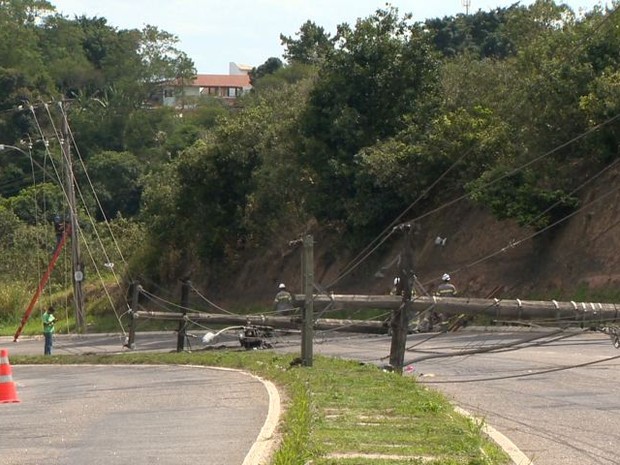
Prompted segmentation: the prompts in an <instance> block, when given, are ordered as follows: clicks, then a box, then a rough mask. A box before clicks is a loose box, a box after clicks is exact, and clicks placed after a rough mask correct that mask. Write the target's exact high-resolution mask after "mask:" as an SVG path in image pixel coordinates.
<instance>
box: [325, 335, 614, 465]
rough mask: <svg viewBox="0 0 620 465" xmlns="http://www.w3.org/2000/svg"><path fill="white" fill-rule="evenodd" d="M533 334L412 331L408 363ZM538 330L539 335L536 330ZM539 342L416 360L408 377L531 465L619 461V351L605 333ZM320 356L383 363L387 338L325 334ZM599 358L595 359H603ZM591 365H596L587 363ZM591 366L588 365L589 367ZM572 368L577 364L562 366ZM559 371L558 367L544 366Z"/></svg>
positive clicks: (508, 341) (585, 464) (407, 357)
mask: <svg viewBox="0 0 620 465" xmlns="http://www.w3.org/2000/svg"><path fill="white" fill-rule="evenodd" d="M533 335H535V333H531V332H529V333H525V332H516V333H479V332H462V333H450V334H444V335H439V336H437V337H434V338H432V339H430V340H427V339H428V337H429V335H411V336H409V338H408V346H409V347H412V350H411V351H408V352H407V355H406V360H413V359H415V358H420V357H423V356H432V355H438V354H454V352H455V351H458V350H467V351H470V350H472V349H480V348H484V347H490V346H496V345H498V344H506V343H510V342H515V341H520V340H523V339H524V338H528V337H532V336H533ZM538 335H542V333H539V334H538ZM553 339H554V338H553V337H549V338H544V339H543V340H541V341H538V342H545V344H544V345H537V346H531V347H528V348H523V345H519V346H518V347H520V349H519V350H511V351H503V352H499V353H489V354H477V355H473V354H470V355H467V356H460V357H455V356H451V357H444V358H434V359H428V360H426V361H419V362H414V363H413V364H412V367H413V374H416V375H418V376H419V379H420V381H421V382H428V383H430V385H431V386H433V387H435V388H438V389H440V390H441V391H443V392H444V393H446V394H447V395H448V396H449V397H450V398H452V399H453V400H454V401H455V403H457V404H458V405H459V406H461V407H463V408H464V409H466V410H468V411H469V412H471V413H472V414H475V415H476V416H479V417H482V418H485V419H486V421H487V422H488V423H489V424H490V425H492V426H493V427H494V428H495V429H497V430H499V431H500V432H502V433H503V434H504V435H506V436H507V437H509V438H510V439H511V440H512V441H513V442H514V443H515V444H516V445H517V447H519V449H521V451H523V452H524V453H525V454H526V455H527V456H528V457H529V458H530V459H532V460H533V462H534V463H535V464H536V465H559V464H562V465H603V464H610V465H611V464H618V463H620V454H619V452H618V449H617V445H618V444H620V415H619V414H618V413H620V370H619V368H620V359H618V358H615V357H620V351H618V350H617V349H615V348H614V347H613V345H612V344H611V341H610V339H609V337H607V336H604V335H601V334H596V333H583V334H573V336H572V337H569V338H567V339H561V340H556V341H555V342H550V341H552V340H553ZM319 341H320V340H317V344H315V346H314V352H315V353H317V354H319V353H320V354H325V355H335V356H339V357H346V358H351V359H355V360H364V361H367V362H369V363H377V364H382V363H385V360H384V359H383V358H382V357H385V356H387V355H388V354H389V348H390V341H389V339H388V338H386V337H377V336H375V337H373V336H371V337H369V336H367V335H366V336H364V337H363V338H360V337H355V336H353V337H348V338H347V337H342V336H341V337H337V338H334V337H331V336H330V337H329V338H326V339H323V342H322V343H319ZM600 361H603V362H601V363H596V362H600ZM592 362H595V363H592ZM590 363H592V364H590ZM575 365H584V366H581V367H578V368H571V369H566V368H569V367H574V366H575ZM549 370H557V371H549Z"/></svg>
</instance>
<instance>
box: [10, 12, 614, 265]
mask: <svg viewBox="0 0 620 465" xmlns="http://www.w3.org/2000/svg"><path fill="white" fill-rule="evenodd" d="M618 8H619V4H618V2H614V3H613V5H612V7H611V8H610V9H602V8H600V7H595V8H594V9H592V10H591V11H589V12H586V13H585V14H583V15H576V14H575V13H574V12H573V11H571V10H570V9H569V8H568V7H566V6H565V5H560V4H556V3H555V2H554V1H552V0H538V1H537V2H535V3H534V4H533V5H531V6H529V7H524V6H520V5H518V4H514V5H513V6H511V7H508V8H498V9H495V10H493V11H489V12H483V11H478V12H476V13H475V14H472V15H457V16H456V17H444V18H437V19H432V20H428V21H426V22H424V23H415V22H413V21H412V20H411V17H410V16H409V15H404V16H402V15H401V14H400V13H399V11H398V10H397V9H395V8H392V7H390V6H387V7H386V8H385V9H380V10H377V11H376V12H374V13H372V14H370V15H369V16H368V17H366V18H360V19H359V20H358V21H357V22H356V24H354V25H347V24H342V25H340V26H339V27H338V28H337V31H336V32H335V34H334V35H333V36H332V35H330V34H328V33H326V32H325V31H324V30H323V28H322V27H320V26H318V25H316V24H314V23H312V22H306V23H305V24H303V25H302V26H301V28H300V31H299V33H298V34H297V36H296V37H285V36H281V37H280V40H281V42H282V45H283V46H284V53H283V57H284V59H285V60H286V61H285V62H283V61H281V60H280V59H279V58H270V59H269V60H267V61H266V62H265V63H264V64H262V65H260V66H258V67H256V68H254V70H252V73H251V77H252V83H253V87H254V88H253V91H252V92H250V93H249V94H247V95H245V96H243V97H242V98H240V99H238V102H237V105H235V106H234V107H231V106H227V105H222V103H221V102H218V101H215V100H211V101H204V102H198V103H197V105H196V106H194V107H193V108H190V109H187V108H186V109H185V111H184V113H183V115H182V116H183V117H182V118H181V117H179V115H178V114H177V112H176V111H175V110H173V109H171V108H163V107H159V106H153V105H151V104H150V102H152V101H153V96H154V95H156V94H157V92H158V89H159V84H160V83H161V82H162V81H164V80H169V79H179V80H187V79H191V77H192V76H193V75H194V73H195V70H194V69H193V64H192V62H191V60H190V59H189V58H188V57H187V56H186V55H185V54H184V53H183V52H180V51H178V50H176V49H175V47H174V45H175V41H176V39H175V38H174V37H173V36H171V35H170V34H168V33H166V32H163V31H159V30H158V29H157V28H156V27H153V26H147V27H145V28H144V29H143V30H141V31H140V30H118V29H116V28H114V27H112V26H110V25H108V24H107V21H106V20H105V19H104V18H86V17H80V18H74V19H68V18H64V17H61V16H59V15H56V14H54V11H53V8H52V7H51V5H49V4H48V3H47V2H45V1H37V0H10V1H6V2H2V5H0V37H3V40H0V64H1V65H0V134H1V138H2V139H1V140H0V143H4V144H7V145H10V146H19V147H20V148H21V150H22V152H23V153H22V155H23V154H28V155H31V156H32V160H33V161H34V162H36V165H33V162H31V161H30V160H28V159H27V157H23V156H22V155H19V154H15V156H8V155H6V154H4V153H3V154H2V155H1V156H0V196H1V197H0V230H2V231H5V232H6V235H5V236H3V237H7V238H9V239H10V240H7V241H3V242H2V244H1V245H0V247H2V248H4V249H7V248H9V249H10V248H13V249H14V247H15V240H14V237H15V235H16V232H17V231H19V230H20V228H24V227H26V226H28V225H31V226H32V227H40V226H37V223H36V221H35V218H36V216H37V214H39V215H42V216H43V217H44V219H45V220H46V221H48V222H49V221H50V219H51V215H53V213H54V212H53V211H52V210H59V209H62V208H63V207H62V205H61V204H62V197H60V198H59V193H60V192H61V191H60V190H59V189H58V188H56V189H54V188H53V185H52V184H49V182H50V178H55V177H56V178H57V177H58V173H54V171H55V170H56V168H57V166H60V161H61V155H60V153H61V151H60V142H61V141H59V140H58V138H57V136H58V131H59V130H60V129H59V128H60V127H61V126H62V123H63V119H64V118H65V117H67V119H68V121H69V122H70V127H71V130H72V135H73V136H74V137H75V145H74V146H73V147H72V150H74V151H75V152H76V153H77V154H78V155H79V157H80V161H81V164H80V165H78V166H77V167H76V171H77V177H78V179H79V181H80V184H88V185H90V186H92V187H93V192H94V193H96V195H95V194H94V193H92V192H91V193H89V191H87V190H84V194H83V198H82V199H81V200H82V202H83V204H82V206H81V208H82V211H83V212H84V214H86V215H88V216H89V217H92V218H93V220H94V221H95V222H100V221H103V220H114V219H115V218H119V219H120V218H124V221H126V220H129V221H130V222H133V223H137V224H141V225H143V227H141V228H138V229H129V228H128V230H131V231H134V232H133V233H132V234H136V231H139V232H140V234H144V237H141V238H140V240H136V238H135V237H132V238H129V239H128V240H131V241H132V242H131V243H132V244H139V245H140V246H141V252H140V254H136V256H139V257H140V260H142V261H141V262H140V263H139V264H136V269H139V267H140V265H144V264H146V263H148V264H149V266H151V267H153V266H154V267H155V268H157V267H159V269H160V270H166V271H165V274H166V275H167V276H168V275H172V276H174V275H177V276H178V275H180V274H181V273H184V272H186V270H187V268H188V267H190V266H193V265H195V264H203V265H204V264H213V263H216V262H218V261H221V260H234V259H235V258H236V257H237V256H238V254H239V253H240V251H242V250H245V249H248V248H250V249H251V248H258V247H261V246H263V245H264V244H265V243H267V242H268V241H273V240H274V237H275V238H278V237H279V236H278V235H279V234H282V232H281V231H291V230H295V228H297V230H299V228H300V227H301V225H304V224H306V223H307V222H308V221H310V220H316V221H319V222H320V223H321V224H325V225H334V226H337V227H338V228H340V230H346V231H347V232H348V233H349V234H350V237H357V238H360V240H363V238H364V237H367V236H368V235H370V234H374V233H376V232H377V231H380V230H383V229H384V228H385V227H386V226H389V225H390V224H391V222H393V221H394V220H395V219H396V218H399V217H400V215H401V214H402V213H403V211H406V210H407V208H408V207H409V206H410V205H412V204H413V203H416V204H417V207H416V210H417V211H418V212H423V211H430V210H432V209H433V208H436V207H437V206H439V205H441V204H442V203H445V202H449V201H451V200H453V199H455V198H459V197H465V198H468V199H469V200H470V201H471V202H476V203H478V204H480V205H484V206H486V207H488V208H489V209H490V210H491V211H492V212H493V213H494V214H495V215H496V216H497V217H498V218H500V219H505V218H511V219H515V220H517V221H518V222H520V223H521V224H523V225H529V226H532V227H534V228H539V229H540V228H544V227H546V226H547V225H549V224H552V223H553V222H554V221H556V220H557V219H559V218H561V217H563V216H565V215H566V214H568V213H570V212H571V211H573V210H574V209H575V208H577V207H578V205H579V199H578V198H577V196H576V195H575V194H574V192H573V189H574V187H575V185H576V184H579V183H580V182H581V181H580V180H582V179H584V176H587V175H588V174H591V173H596V172H598V171H599V170H600V169H602V168H604V167H605V166H608V165H609V164H610V163H612V162H613V161H614V160H616V159H618V158H619V157H620V154H619V153H618V146H619V145H618V144H619V140H620V120H619V119H618V115H619V114H620V71H619V70H620V66H619V64H620V55H619V54H618V50H620V32H619V31H620V14H619V13H618ZM17 50H19V53H17ZM61 101H65V102H66V103H65V104H64V105H62V106H60V105H57V104H56V103H57V102H61ZM41 102H44V103H48V104H49V105H47V104H46V105H43V104H41ZM33 166H35V169H34V170H32V167H33ZM37 166H38V167H39V168H37ZM33 181H35V184H36V185H37V186H42V187H44V188H43V189H40V190H39V189H37V190H33V188H32V187H31V186H32V184H33ZM438 185H439V187H438ZM37 196H43V197H42V198H44V199H45V200H41V199H37ZM29 199H30V200H29ZM48 199H49V200H48ZM29 202H31V203H29ZM64 208H66V207H64ZM87 232H88V231H87ZM283 238H284V237H283ZM289 238H290V237H289ZM140 271H142V270H140ZM163 274H164V273H163V271H162V273H161V275H162V276H163Z"/></svg>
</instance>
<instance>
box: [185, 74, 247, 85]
mask: <svg viewBox="0 0 620 465" xmlns="http://www.w3.org/2000/svg"><path fill="white" fill-rule="evenodd" d="M191 86H192V87H241V88H247V87H250V76H248V75H247V74H198V75H196V79H195V80H194V82H192V84H191Z"/></svg>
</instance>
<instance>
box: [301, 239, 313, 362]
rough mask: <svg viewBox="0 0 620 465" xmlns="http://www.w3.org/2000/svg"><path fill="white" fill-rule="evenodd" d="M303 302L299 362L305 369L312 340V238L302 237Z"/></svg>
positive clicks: (310, 352) (310, 351) (310, 354)
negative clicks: (304, 295)
mask: <svg viewBox="0 0 620 465" xmlns="http://www.w3.org/2000/svg"><path fill="white" fill-rule="evenodd" d="M303 243H304V258H303V266H304V281H303V282H304V293H305V294H306V299H305V302H304V310H303V311H304V313H303V328H302V332H301V361H302V365H303V366H305V367H311V366H312V358H313V355H312V339H313V338H314V238H313V237H312V236H311V235H310V234H308V235H307V236H305V237H304V240H303Z"/></svg>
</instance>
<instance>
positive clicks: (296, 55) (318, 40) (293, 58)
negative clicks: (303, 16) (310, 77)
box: [280, 21, 334, 65]
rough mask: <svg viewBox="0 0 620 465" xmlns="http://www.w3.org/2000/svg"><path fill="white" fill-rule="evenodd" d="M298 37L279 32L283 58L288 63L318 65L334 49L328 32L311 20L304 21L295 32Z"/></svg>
mask: <svg viewBox="0 0 620 465" xmlns="http://www.w3.org/2000/svg"><path fill="white" fill-rule="evenodd" d="M295 35H296V36H297V37H298V38H297V39H294V38H292V37H288V36H285V35H283V34H280V42H281V44H282V45H283V46H284V48H285V51H284V58H285V59H286V60H287V61H288V63H289V64H294V63H296V64H304V65H318V64H319V63H321V61H323V59H324V58H325V56H326V55H327V54H328V53H329V52H330V51H332V50H333V49H334V43H333V41H332V39H331V37H330V34H328V33H326V32H325V29H323V28H322V27H320V26H317V25H316V24H315V23H314V22H312V21H306V22H305V23H304V24H302V25H301V27H300V28H299V31H298V32H297V33H296V34H295Z"/></svg>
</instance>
